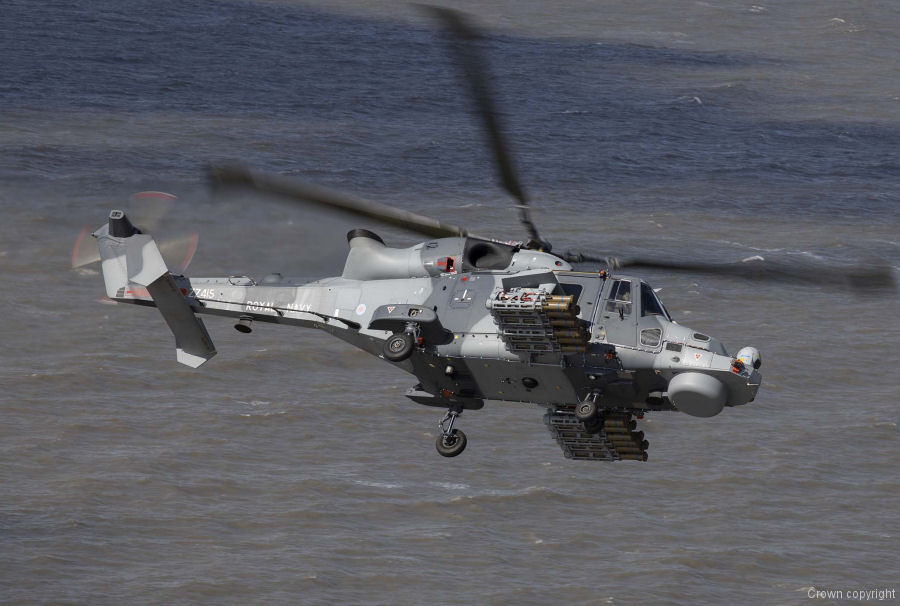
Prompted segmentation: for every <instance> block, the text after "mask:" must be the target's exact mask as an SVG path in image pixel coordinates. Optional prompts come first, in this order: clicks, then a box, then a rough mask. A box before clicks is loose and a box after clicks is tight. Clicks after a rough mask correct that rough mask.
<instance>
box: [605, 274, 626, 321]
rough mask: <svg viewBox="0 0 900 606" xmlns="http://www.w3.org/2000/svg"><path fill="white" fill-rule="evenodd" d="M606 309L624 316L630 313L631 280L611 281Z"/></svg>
mask: <svg viewBox="0 0 900 606" xmlns="http://www.w3.org/2000/svg"><path fill="white" fill-rule="evenodd" d="M606 311H612V312H618V313H621V314H622V315H625V316H627V315H630V314H631V282H629V281H628V280H616V281H615V282H613V285H612V286H611V287H610V289H609V300H608V301H607V302H606Z"/></svg>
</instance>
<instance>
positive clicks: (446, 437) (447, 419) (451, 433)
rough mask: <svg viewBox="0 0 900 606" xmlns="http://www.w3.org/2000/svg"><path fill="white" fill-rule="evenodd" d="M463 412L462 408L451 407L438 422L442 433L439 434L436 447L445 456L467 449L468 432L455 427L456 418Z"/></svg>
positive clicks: (451, 455)
mask: <svg viewBox="0 0 900 606" xmlns="http://www.w3.org/2000/svg"><path fill="white" fill-rule="evenodd" d="M461 414H462V408H451V409H450V410H448V411H447V413H446V414H445V415H444V416H443V418H442V419H441V420H440V422H438V429H440V430H441V435H439V436H438V438H437V442H435V447H436V448H437V451H438V453H440V455H441V456H443V457H455V456H457V455H458V454H460V453H461V452H462V451H464V450H465V449H466V434H464V433H463V432H462V430H461V429H454V428H453V424H454V423H456V418H457V417H458V416H459V415H461Z"/></svg>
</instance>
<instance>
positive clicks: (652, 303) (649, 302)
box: [641, 282, 666, 317]
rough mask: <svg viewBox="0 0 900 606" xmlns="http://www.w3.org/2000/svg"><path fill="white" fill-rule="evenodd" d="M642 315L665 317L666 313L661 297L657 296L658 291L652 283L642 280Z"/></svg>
mask: <svg viewBox="0 0 900 606" xmlns="http://www.w3.org/2000/svg"><path fill="white" fill-rule="evenodd" d="M641 315H642V316H663V317H665V315H666V312H664V311H663V308H662V305H661V304H660V302H659V299H657V298H656V293H655V292H653V289H652V288H650V285H649V284H647V283H645V282H641Z"/></svg>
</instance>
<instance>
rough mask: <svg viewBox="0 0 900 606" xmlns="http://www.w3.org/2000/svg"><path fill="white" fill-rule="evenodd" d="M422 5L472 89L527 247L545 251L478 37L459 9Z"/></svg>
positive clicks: (544, 242) (501, 178)
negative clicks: (440, 25) (445, 37)
mask: <svg viewBox="0 0 900 606" xmlns="http://www.w3.org/2000/svg"><path fill="white" fill-rule="evenodd" d="M422 8H424V9H425V10H427V11H428V12H430V13H431V14H432V15H434V16H435V17H437V18H438V19H439V20H440V21H441V22H442V23H443V24H444V27H445V28H446V30H447V31H448V32H449V33H450V34H451V35H452V37H451V40H450V47H451V49H452V50H453V52H454V53H455V55H456V58H457V59H458V61H459V63H460V66H461V67H462V71H463V75H464V76H465V79H466V82H467V83H468V85H469V88H470V90H471V92H472V98H473V99H474V100H475V104H476V106H477V109H478V114H479V115H480V116H481V119H482V121H483V123H484V128H485V131H486V134H487V138H488V142H489V143H490V146H491V149H492V150H493V152H494V161H495V162H496V164H497V168H498V170H499V171H500V181H501V183H502V184H503V188H504V189H506V191H508V192H509V193H510V195H511V196H513V197H514V198H515V199H516V200H518V201H519V204H518V205H517V208H518V209H519V218H520V220H521V222H522V224H523V225H524V226H525V230H526V231H527V232H528V237H529V238H530V239H531V242H529V245H530V246H529V247H537V248H539V249H542V250H547V251H549V250H550V244H549V243H548V242H546V241H544V240H542V239H541V237H540V235H539V234H538V231H537V228H536V227H535V225H534V223H533V222H532V221H531V213H530V209H529V206H528V198H527V196H526V195H525V190H524V189H523V188H522V185H521V184H520V183H519V179H518V177H517V176H516V171H515V169H514V167H513V162H512V156H511V155H510V153H509V150H508V146H507V144H506V141H505V139H504V138H503V129H502V128H501V125H500V117H499V116H498V114H497V110H496V106H495V104H494V99H493V97H492V96H491V89H490V86H489V84H488V77H487V67H486V66H487V62H486V61H485V59H484V57H483V56H482V55H481V53H480V52H479V50H478V40H479V39H480V36H479V35H478V32H477V31H476V29H475V27H474V26H473V25H472V24H471V23H470V22H469V20H468V18H467V17H466V15H465V14H463V13H461V12H459V11H455V10H453V9H449V8H443V7H439V6H423V7H422Z"/></svg>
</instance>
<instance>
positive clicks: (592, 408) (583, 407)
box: [575, 400, 597, 423]
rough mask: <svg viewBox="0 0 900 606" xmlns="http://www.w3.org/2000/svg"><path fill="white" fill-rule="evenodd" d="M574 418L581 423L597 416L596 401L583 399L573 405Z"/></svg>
mask: <svg viewBox="0 0 900 606" xmlns="http://www.w3.org/2000/svg"><path fill="white" fill-rule="evenodd" d="M575 418H576V419H578V420H579V421H581V422H582V423H585V422H590V421H593V420H594V419H596V418H597V403H596V402H591V401H590V400H585V401H584V402H579V403H578V406H576V407H575Z"/></svg>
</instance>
